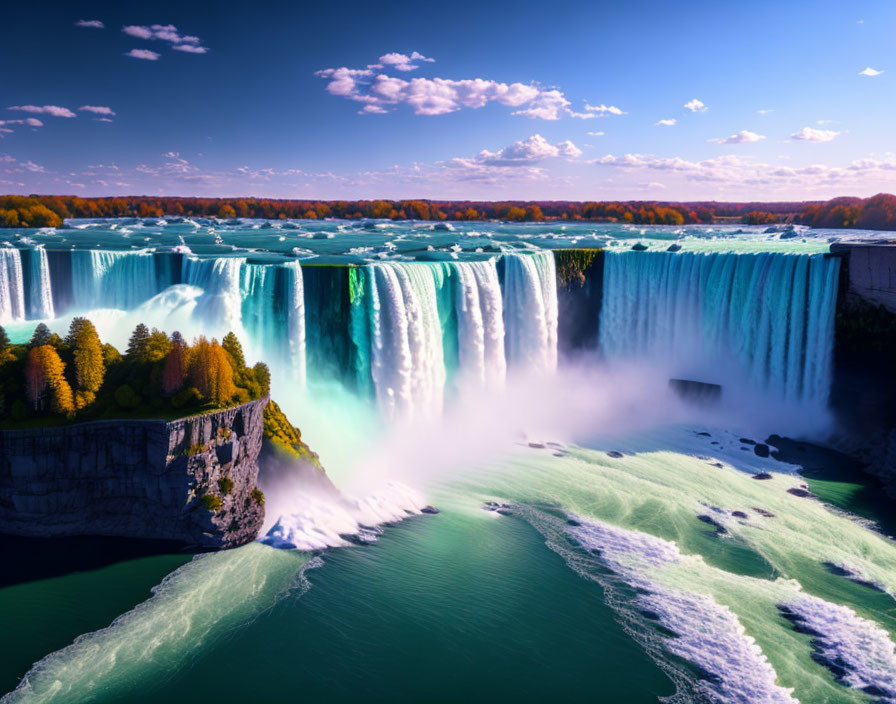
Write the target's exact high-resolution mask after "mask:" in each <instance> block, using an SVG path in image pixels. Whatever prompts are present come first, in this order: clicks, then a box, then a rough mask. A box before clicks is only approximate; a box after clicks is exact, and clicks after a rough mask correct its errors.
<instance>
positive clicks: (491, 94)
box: [314, 51, 624, 120]
mask: <svg viewBox="0 0 896 704" xmlns="http://www.w3.org/2000/svg"><path fill="white" fill-rule="evenodd" d="M415 61H430V62H431V61H433V59H429V58H427V57H425V56H423V55H422V54H419V53H418V52H416V51H415V52H413V53H412V54H411V55H410V56H407V55H406V54H399V53H392V54H384V55H383V56H381V57H380V59H379V63H376V64H369V65H368V66H367V67H366V68H349V67H347V66H341V67H339V68H325V69H321V70H319V71H316V72H315V74H314V75H316V76H319V77H320V78H326V79H328V83H327V92H329V93H330V94H331V95H339V96H342V97H344V98H348V99H349V100H354V101H357V102H360V103H364V104H365V105H364V107H363V108H362V109H361V110H360V111H359V112H360V113H361V114H371V113H383V112H387V111H388V108H389V107H392V106H397V105H401V104H405V105H409V106H410V107H411V108H412V109H413V111H414V114H416V115H445V114H447V113H451V112H456V111H458V110H461V109H463V108H471V109H476V108H481V107H484V106H485V105H487V104H488V103H490V102H494V103H498V104H501V105H505V106H508V107H513V108H518V109H517V110H515V111H514V112H513V114H514V115H520V116H523V117H528V118H531V119H539V120H558V119H560V118H561V117H564V116H566V117H577V118H582V119H587V118H593V117H600V116H601V115H605V114H606V115H622V114H624V113H623V112H622V110H620V109H619V108H617V107H615V106H612V105H611V106H606V105H600V106H597V107H595V106H591V105H587V104H586V106H585V112H581V113H580V112H576V111H574V110H572V109H571V108H570V102H569V100H568V99H567V98H566V96H565V95H564V94H563V92H562V91H560V90H557V89H556V88H552V89H549V90H548V89H544V88H541V87H540V86H537V85H533V84H526V83H510V84H508V83H502V82H500V81H493V80H488V79H484V78H471V79H450V78H411V79H404V78H400V77H398V76H394V75H389V74H388V73H386V71H387V70H392V69H394V70H398V71H410V70H413V69H415V68H418V66H417V65H416V64H414V63H413V62H415ZM376 71H379V72H376Z"/></svg>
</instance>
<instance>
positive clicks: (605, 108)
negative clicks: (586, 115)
mask: <svg viewBox="0 0 896 704" xmlns="http://www.w3.org/2000/svg"><path fill="white" fill-rule="evenodd" d="M585 111H586V112H591V113H595V114H597V115H598V116H601V117H602V116H604V115H625V113H624V112H623V111H622V110H621V109H620V108H617V107H616V106H615V105H604V104H603V103H601V104H600V105H589V104H588V103H585Z"/></svg>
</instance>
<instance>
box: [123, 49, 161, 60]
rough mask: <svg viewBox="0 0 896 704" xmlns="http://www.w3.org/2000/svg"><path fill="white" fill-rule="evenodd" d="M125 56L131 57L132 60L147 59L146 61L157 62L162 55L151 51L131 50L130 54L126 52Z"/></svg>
mask: <svg viewBox="0 0 896 704" xmlns="http://www.w3.org/2000/svg"><path fill="white" fill-rule="evenodd" d="M125 56H130V57H131V58H132V59H145V60H146V61H157V60H158V58H159V56H161V54H159V53H157V52H155V51H150V50H149V49H131V50H130V51H128V52H125Z"/></svg>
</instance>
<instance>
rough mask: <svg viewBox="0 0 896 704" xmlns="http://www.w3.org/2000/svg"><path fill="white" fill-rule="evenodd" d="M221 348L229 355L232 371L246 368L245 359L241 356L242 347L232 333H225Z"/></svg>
mask: <svg viewBox="0 0 896 704" xmlns="http://www.w3.org/2000/svg"><path fill="white" fill-rule="evenodd" d="M221 347H223V348H224V351H225V352H227V354H229V355H230V361H231V363H232V364H233V368H234V369H245V368H246V357H245V356H244V355H243V346H242V345H241V344H240V341H239V339H238V338H237V336H236V335H235V334H233V333H232V332H229V333H227V334H226V335H225V336H224V339H223V340H221Z"/></svg>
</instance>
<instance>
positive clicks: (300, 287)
mask: <svg viewBox="0 0 896 704" xmlns="http://www.w3.org/2000/svg"><path fill="white" fill-rule="evenodd" d="M285 269H286V271H287V272H288V274H289V288H288V294H289V298H288V303H287V330H288V331H289V353H290V361H291V364H290V369H291V370H292V373H293V375H294V377H295V379H296V381H298V382H299V383H301V384H304V383H305V373H306V372H305V283H304V279H303V278H302V267H301V266H300V265H299V262H298V260H296V261H294V262H291V263H290V264H287V265H286V267H285Z"/></svg>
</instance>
